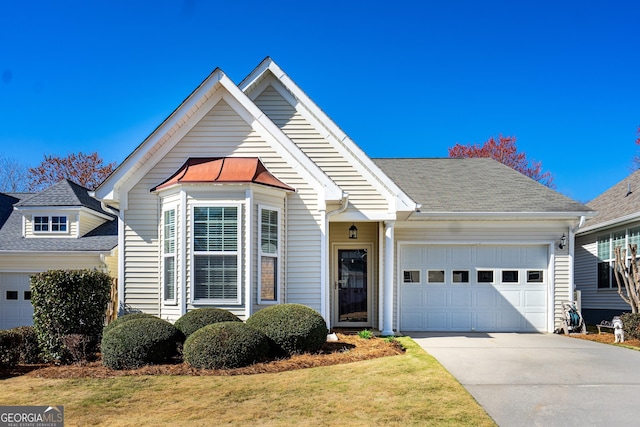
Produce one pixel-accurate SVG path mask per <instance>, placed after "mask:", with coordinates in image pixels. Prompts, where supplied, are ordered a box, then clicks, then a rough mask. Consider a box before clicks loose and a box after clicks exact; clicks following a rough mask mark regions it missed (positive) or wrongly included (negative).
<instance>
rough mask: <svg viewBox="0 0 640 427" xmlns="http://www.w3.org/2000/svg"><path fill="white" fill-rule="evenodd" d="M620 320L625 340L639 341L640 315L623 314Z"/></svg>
mask: <svg viewBox="0 0 640 427" xmlns="http://www.w3.org/2000/svg"><path fill="white" fill-rule="evenodd" d="M620 319H621V320H622V329H623V330H624V335H625V338H629V339H631V338H633V339H640V314H638V313H636V314H634V313H624V314H623V315H621V316H620Z"/></svg>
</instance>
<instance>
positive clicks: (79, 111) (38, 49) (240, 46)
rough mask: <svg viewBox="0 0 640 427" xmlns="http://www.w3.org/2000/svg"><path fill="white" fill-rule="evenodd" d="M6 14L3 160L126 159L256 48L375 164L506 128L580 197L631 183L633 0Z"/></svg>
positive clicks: (635, 83) (639, 70)
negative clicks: (216, 74) (215, 76)
mask: <svg viewBox="0 0 640 427" xmlns="http://www.w3.org/2000/svg"><path fill="white" fill-rule="evenodd" d="M3 3H4V4H3V5H2V7H1V8H0V155H2V156H5V157H8V158H11V159H15V160H18V161H20V162H22V163H25V164H27V165H29V166H35V165H37V164H38V163H39V162H40V161H41V160H42V158H43V155H45V154H52V155H62V156H63V155H66V154H68V153H71V152H78V151H84V152H93V151H98V152H99V153H100V154H101V155H102V157H103V158H104V159H105V160H107V161H116V162H120V161H122V160H123V159H124V158H125V157H126V156H127V155H128V154H129V153H130V152H131V151H132V150H133V149H134V148H135V147H136V146H137V145H138V144H139V143H140V142H142V140H143V139H144V138H145V137H146V136H147V135H148V134H149V133H150V132H151V131H153V129H154V128H155V127H157V126H158V125H159V124H160V123H161V122H162V120H164V119H165V118H166V117H167V116H168V115H169V114H170V113H171V112H172V111H173V110H174V109H175V108H176V107H177V106H178V105H179V104H180V102H182V100H184V98H186V97H187V96H188V95H189V94H190V93H191V92H192V91H193V90H194V89H195V88H196V87H197V86H198V85H199V84H200V82H201V81H202V80H204V79H205V78H206V77H207V75H209V73H210V72H211V71H213V70H214V69H215V68H216V67H220V68H221V69H222V70H224V71H225V72H226V73H227V74H228V75H229V77H230V78H231V79H232V80H234V81H235V82H236V83H239V82H240V81H241V80H242V79H243V78H244V77H245V76H246V75H247V74H248V73H249V72H250V71H251V70H252V69H253V68H254V67H255V66H256V65H258V64H259V62H260V61H261V60H262V59H263V58H264V57H266V56H271V57H272V58H273V59H274V60H275V61H276V62H277V63H278V65H280V66H281V67H282V68H283V69H284V70H285V72H287V74H289V76H290V77H291V78H292V79H293V80H294V81H296V83H298V85H300V87H301V88H302V89H303V90H304V91H306V92H307V94H308V95H309V96H310V97H311V98H312V99H313V100H314V101H315V102H316V103H317V104H318V105H319V106H320V107H321V108H322V109H323V110H324V111H325V112H326V113H327V114H328V115H329V116H330V117H331V118H332V119H333V120H334V121H335V122H336V123H337V124H338V126H340V127H341V128H342V129H343V130H344V131H345V132H346V133H347V134H348V135H349V136H350V137H351V138H352V139H353V140H354V141H355V142H356V143H357V144H358V145H360V147H362V148H363V149H364V151H365V152H367V153H368V154H369V155H370V156H371V157H446V156H447V148H448V147H450V146H452V145H454V144H455V143H458V142H459V143H463V144H466V143H482V142H484V141H485V140H486V139H488V138H489V137H490V136H497V135H499V134H502V135H508V136H516V137H517V138H518V142H517V144H518V148H519V149H520V150H522V151H525V152H526V153H527V155H528V156H529V157H530V158H533V159H535V160H539V161H541V162H542V164H543V166H544V169H545V170H549V171H551V172H552V173H553V174H554V175H555V182H556V185H557V189H558V190H559V191H560V192H562V193H564V194H566V195H568V196H570V197H572V198H574V199H577V200H579V201H583V202H586V201H588V200H590V199H592V198H594V197H595V196H597V195H598V194H600V193H601V192H603V191H604V190H606V189H607V188H609V187H611V186H612V185H613V184H615V183H616V182H618V181H619V180H621V179H623V178H624V177H625V176H626V175H628V174H629V173H630V170H631V169H630V168H631V165H632V158H633V156H634V155H635V154H637V147H636V146H635V144H634V141H635V139H636V137H637V135H636V129H637V128H638V126H639V125H640V29H639V26H638V18H639V16H640V4H638V3H637V2H635V1H630V0H629V1H617V2H604V1H601V2H596V1H589V0H587V1H545V0H542V1H527V2H519V1H481V2H480V1H445V0H441V1H402V0H398V1H394V2H381V1H371V0H370V1H331V0H326V1H322V2H301V1H283V2H279V1H275V0H274V1H270V2H265V1H259V2H253V1H249V2H241V1H238V2H213V1H206V2H205V1H199V0H183V1H174V0H156V1H148V2H142V1H140V2H134V1H130V0H129V1H119V0H115V1H100V0H96V1H58V2H52V1H50V0H49V1H24V2H19V1H16V2H3Z"/></svg>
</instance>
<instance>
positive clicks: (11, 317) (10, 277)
mask: <svg viewBox="0 0 640 427" xmlns="http://www.w3.org/2000/svg"><path fill="white" fill-rule="evenodd" d="M30 325H33V306H32V305H31V291H30V285H29V275H28V274H24V273H0V329H11V328H15V327H17V326H30Z"/></svg>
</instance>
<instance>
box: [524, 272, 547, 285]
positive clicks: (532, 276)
mask: <svg viewBox="0 0 640 427" xmlns="http://www.w3.org/2000/svg"><path fill="white" fill-rule="evenodd" d="M543 280H544V276H543V274H542V270H527V283H542V281H543Z"/></svg>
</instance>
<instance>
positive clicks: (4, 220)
mask: <svg viewBox="0 0 640 427" xmlns="http://www.w3.org/2000/svg"><path fill="white" fill-rule="evenodd" d="M15 206H22V207H25V206H43V207H45V206H46V207H53V208H55V207H62V206H74V207H80V206H84V207H87V208H89V209H92V210H95V211H97V212H100V213H102V214H105V215H108V216H109V217H111V218H113V219H112V220H109V221H107V222H105V223H104V224H102V225H100V226H99V227H97V228H95V229H94V230H92V231H91V232H89V233H87V234H86V235H84V236H82V237H78V238H68V237H67V238H59V237H32V238H28V239H27V238H25V237H22V214H21V213H20V212H19V211H17V210H15V209H14V207H15ZM117 244H118V221H117V219H116V217H115V216H114V215H112V214H110V213H108V212H106V211H104V210H103V209H102V208H101V207H100V202H98V201H97V200H96V199H94V198H92V197H91V196H89V193H88V190H87V189H86V188H84V187H82V186H79V185H77V184H74V183H72V182H70V181H61V182H59V183H58V184H55V185H53V186H51V187H49V188H48V189H47V190H44V191H42V192H40V193H37V194H29V193H10V194H3V193H0V251H2V252H76V251H79V252H87V251H99V252H107V251H110V250H111V249H113V248H115V247H116V246H117Z"/></svg>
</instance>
